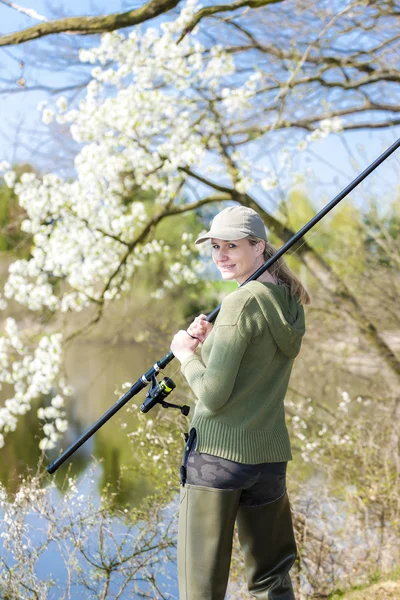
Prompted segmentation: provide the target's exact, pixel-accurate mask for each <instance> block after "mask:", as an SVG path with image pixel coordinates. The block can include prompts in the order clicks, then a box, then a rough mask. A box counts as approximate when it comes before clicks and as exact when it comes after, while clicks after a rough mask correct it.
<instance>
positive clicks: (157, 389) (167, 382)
mask: <svg viewBox="0 0 400 600" xmlns="http://www.w3.org/2000/svg"><path fill="white" fill-rule="evenodd" d="M175 388H176V385H175V383H174V382H173V381H172V379H171V378H170V377H164V379H163V380H162V381H160V383H158V382H157V379H156V376H155V375H153V377H152V378H151V387H150V389H149V391H148V392H147V395H146V400H145V401H144V402H143V404H141V405H140V411H141V412H142V413H147V412H149V410H150V409H151V408H153V406H155V405H156V404H161V406H162V407H163V408H178V409H179V410H180V411H181V413H182V414H183V415H185V417H187V416H188V414H189V411H190V406H187V405H186V404H185V405H184V406H179V405H178V404H171V403H170V402H166V401H165V400H164V398H166V397H167V396H169V394H170V393H171V392H172V390H174V389H175Z"/></svg>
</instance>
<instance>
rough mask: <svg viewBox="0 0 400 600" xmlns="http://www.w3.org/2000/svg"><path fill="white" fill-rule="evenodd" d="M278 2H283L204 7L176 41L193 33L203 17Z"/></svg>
mask: <svg viewBox="0 0 400 600" xmlns="http://www.w3.org/2000/svg"><path fill="white" fill-rule="evenodd" d="M278 2H283V0H236V2H233V3H232V4H220V5H217V6H206V7H205V8H202V9H201V10H199V11H198V12H197V13H196V14H195V16H194V17H193V19H192V21H191V23H189V25H188V26H187V27H186V29H185V31H184V32H183V33H182V35H181V36H180V38H179V40H178V42H177V43H178V44H179V43H180V42H181V41H182V40H183V38H184V37H185V36H186V35H187V34H188V33H190V32H191V31H193V29H194V28H195V27H196V25H197V24H198V23H199V21H201V19H204V17H210V16H211V15H214V14H216V13H219V12H227V11H232V10H237V9H238V8H242V7H243V6H248V7H250V8H260V7H261V6H266V5H267V4H277V3H278Z"/></svg>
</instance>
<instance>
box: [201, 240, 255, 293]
mask: <svg viewBox="0 0 400 600" xmlns="http://www.w3.org/2000/svg"><path fill="white" fill-rule="evenodd" d="M211 246H212V249H213V250H212V259H213V261H214V263H215V264H216V265H217V267H218V269H219V271H220V273H221V275H222V278H223V279H224V280H226V281H230V280H232V279H234V280H236V281H237V283H238V285H241V284H242V283H243V282H244V281H246V279H248V278H249V277H250V275H252V274H253V273H254V271H256V270H257V269H258V267H260V266H261V265H262V264H264V259H263V250H264V243H263V242H259V243H258V244H255V245H254V246H253V245H252V244H250V242H249V240H248V239H246V238H244V239H241V240H234V241H227V240H219V239H217V238H212V240H211Z"/></svg>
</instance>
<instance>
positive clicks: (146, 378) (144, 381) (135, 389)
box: [47, 138, 400, 473]
mask: <svg viewBox="0 0 400 600" xmlns="http://www.w3.org/2000/svg"><path fill="white" fill-rule="evenodd" d="M399 146H400V138H399V139H398V140H397V141H396V142H394V144H392V145H391V146H390V147H389V148H388V149H387V150H385V152H383V154H381V155H380V156H379V157H378V158H377V159H376V160H375V161H374V162H373V163H372V164H370V166H369V167H367V168H366V169H365V170H364V171H363V172H362V173H360V175H358V176H357V177H356V178H355V179H354V180H353V181H352V182H351V183H349V185H348V186H347V187H345V188H344V190H342V191H341V192H340V194H338V195H337V196H336V197H335V198H334V199H333V200H331V201H330V202H329V203H328V204H327V205H326V206H325V207H324V208H323V209H322V210H320V211H319V213H317V214H316V215H315V216H314V217H313V218H312V219H311V220H310V221H309V222H308V223H306V225H304V227H302V228H301V229H300V230H299V231H298V232H297V233H296V234H295V235H294V236H293V237H291V238H290V240H288V241H287V242H286V244H284V245H283V246H282V247H281V248H279V250H278V251H277V252H276V254H274V256H272V257H271V258H270V259H268V260H267V262H265V263H264V264H263V265H262V266H261V267H260V268H259V269H257V271H255V272H254V273H253V274H252V275H251V276H250V277H249V278H248V279H247V280H246V281H245V282H244V283H242V285H240V286H239V287H242V286H243V285H246V283H249V281H254V280H255V279H258V278H259V277H260V275H262V273H264V272H265V271H266V270H267V269H269V268H270V267H271V266H272V265H273V264H274V262H275V261H276V260H278V258H280V257H281V256H282V255H283V254H285V252H287V251H288V250H289V248H291V247H292V246H293V245H294V244H295V243H296V242H297V241H298V240H300V239H301V238H302V237H303V236H304V235H305V234H306V233H307V232H308V231H310V229H311V228H312V227H314V225H315V224H316V223H318V221H320V220H321V219H322V218H323V217H324V216H325V215H326V214H327V213H328V212H329V211H330V210H332V209H333V208H334V207H335V206H336V204H338V203H339V202H340V201H341V200H343V198H345V197H346V196H347V194H349V193H350V192H351V191H352V190H354V188H355V187H356V186H357V185H358V184H359V183H361V182H362V181H363V180H364V179H365V178H366V177H368V175H370V173H372V171H374V169H376V168H377V167H378V166H379V165H380V164H381V163H382V162H383V161H384V160H386V159H387V158H388V156H390V155H391V154H392V153H393V152H394V151H395V150H397V148H399ZM220 309H221V304H220V305H219V306H217V308H215V309H214V310H213V311H212V312H211V313H210V314H209V315H207V318H206V320H207V321H208V322H209V323H212V322H213V321H214V320H215V319H216V318H217V315H218V313H219V311H220ZM174 358H175V357H174V354H173V353H172V352H168V354H166V355H165V356H164V357H163V358H162V359H161V360H159V361H158V362H156V363H155V364H154V366H153V367H151V369H149V370H148V371H146V373H144V375H142V376H141V377H140V378H139V379H138V380H137V381H136V383H134V384H133V386H132V387H131V389H130V390H129V391H128V392H126V394H124V395H123V396H122V397H121V398H120V399H119V400H118V401H117V402H116V403H115V404H114V405H113V406H112V407H111V408H109V409H108V411H107V412H105V413H104V415H103V416H102V417H100V419H99V420H98V421H96V423H94V424H93V425H92V426H91V427H89V429H87V431H85V433H83V434H82V435H81V436H80V437H79V438H78V439H77V440H76V441H75V442H74V443H73V444H72V445H71V446H69V448H67V449H66V450H64V452H63V453H62V454H61V455H60V456H59V457H58V458H57V459H56V460H55V461H54V462H52V463H51V464H50V465H49V466H48V467H47V471H48V472H49V473H54V472H55V471H57V469H58V467H59V466H60V465H62V464H63V462H65V461H66V460H67V458H69V457H70V456H71V455H72V454H73V453H74V452H75V451H76V450H77V449H78V448H80V447H81V446H82V444H84V443H85V442H86V440H88V439H89V438H90V437H91V436H92V435H93V434H94V433H96V431H97V430H98V429H100V427H101V426H102V425H104V423H106V422H107V421H108V420H109V419H111V417H112V416H114V415H115V413H116V412H118V411H119V410H120V408H122V407H123V406H124V405H125V404H126V403H127V402H128V401H129V400H130V399H131V398H133V396H135V395H136V394H138V393H139V392H140V391H141V390H142V389H143V388H144V387H146V386H147V385H149V384H151V383H152V382H154V379H155V376H156V375H157V373H158V372H159V371H160V370H161V369H164V368H165V367H166V366H167V365H168V364H169V363H170V362H171V361H172V360H173V359H174ZM174 385H175V384H174ZM154 404H157V402H153V404H151V406H150V408H151V407H152V406H154ZM142 406H145V403H143V404H142ZM150 408H149V407H148V405H147V407H146V410H145V411H142V412H147V411H148V410H150ZM177 408H181V409H182V408H185V407H177Z"/></svg>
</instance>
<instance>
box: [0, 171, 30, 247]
mask: <svg viewBox="0 0 400 600" xmlns="http://www.w3.org/2000/svg"><path fill="white" fill-rule="evenodd" d="M33 170H34V169H33V167H32V166H31V165H27V164H23V165H18V166H16V167H14V171H15V172H16V175H17V181H18V179H19V178H20V177H21V175H22V174H23V173H31V172H33ZM25 217H26V212H25V210H24V209H23V208H21V206H20V205H19V203H18V197H17V195H16V194H15V192H14V190H13V189H10V188H9V187H8V186H7V185H6V184H5V182H4V180H0V252H11V253H12V254H13V255H15V256H16V257H18V258H28V257H29V254H30V248H31V243H32V237H31V236H30V235H29V234H27V233H24V232H23V231H21V229H20V224H21V221H23V220H24V219H25Z"/></svg>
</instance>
